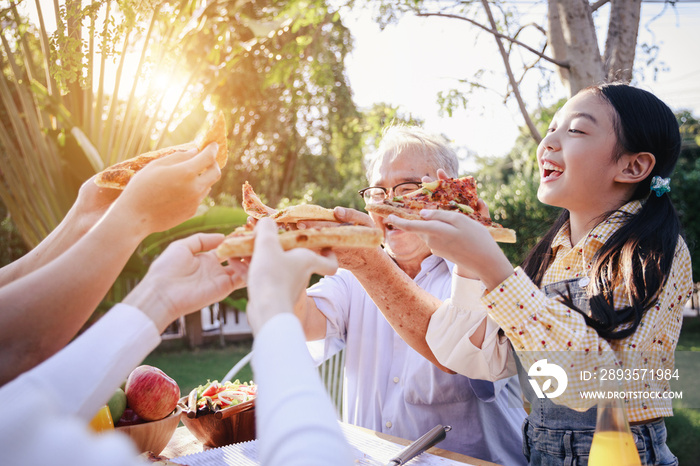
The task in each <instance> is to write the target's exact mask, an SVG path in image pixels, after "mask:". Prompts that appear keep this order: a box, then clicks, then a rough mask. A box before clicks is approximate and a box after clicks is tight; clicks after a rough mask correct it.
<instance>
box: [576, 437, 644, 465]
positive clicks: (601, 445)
mask: <svg viewBox="0 0 700 466" xmlns="http://www.w3.org/2000/svg"><path fill="white" fill-rule="evenodd" d="M610 464H614V465H618V466H641V464H642V462H641V461H640V459H639V453H637V447H636V446H635V444H634V438H633V437H632V434H631V433H630V432H617V431H602V432H596V433H595V434H593V444H592V445H591V453H590V456H589V457H588V466H603V465H610Z"/></svg>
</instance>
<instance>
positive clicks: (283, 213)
mask: <svg viewBox="0 0 700 466" xmlns="http://www.w3.org/2000/svg"><path fill="white" fill-rule="evenodd" d="M241 205H242V206H243V210H245V212H246V213H247V214H248V215H250V216H251V217H253V218H257V219H261V218H263V217H271V218H273V219H274V220H275V221H276V222H277V223H297V222H300V221H302V220H322V221H327V222H337V221H338V220H337V219H336V218H335V214H334V213H333V210H332V209H326V208H325V207H321V206H318V205H314V204H299V205H295V206H290V207H286V208H284V209H282V210H277V209H273V208H272V207H269V206H266V205H265V204H263V202H262V201H261V200H260V198H259V197H258V195H257V194H255V191H253V187H252V186H251V185H250V184H249V183H248V182H247V181H246V182H245V183H244V184H243V200H242V202H241Z"/></svg>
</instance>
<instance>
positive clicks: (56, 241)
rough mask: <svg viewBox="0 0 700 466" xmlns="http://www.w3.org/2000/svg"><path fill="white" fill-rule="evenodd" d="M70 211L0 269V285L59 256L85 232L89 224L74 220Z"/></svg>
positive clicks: (22, 275) (20, 276)
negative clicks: (29, 246)
mask: <svg viewBox="0 0 700 466" xmlns="http://www.w3.org/2000/svg"><path fill="white" fill-rule="evenodd" d="M74 217H75V216H74V215H73V214H72V212H68V214H67V215H66V216H65V217H64V219H63V220H62V221H61V223H60V224H59V225H58V226H57V227H56V228H54V230H53V231H52V232H51V233H49V235H48V236H47V237H46V238H44V240H43V241H42V242H41V243H39V244H38V245H37V246H36V247H35V248H33V249H32V250H31V251H29V252H28V253H27V254H25V255H24V256H22V257H20V258H19V259H17V260H16V261H14V262H12V263H11V264H8V265H6V266H5V267H3V268H2V269H0V287H3V286H5V285H7V284H8V283H11V282H13V281H15V280H18V279H20V278H22V277H24V276H25V275H28V274H29V273H31V272H33V271H34V270H36V269H38V268H39V267H42V266H43V265H46V264H48V263H49V262H51V261H52V260H53V259H55V258H57V257H58V256H60V255H61V254H62V253H63V252H65V251H66V250H67V249H68V248H70V247H71V246H72V245H73V244H75V242H76V241H78V240H79V239H80V238H82V237H83V236H84V235H85V233H87V231H88V229H89V226H87V225H83V224H82V222H76V221H75V218H74Z"/></svg>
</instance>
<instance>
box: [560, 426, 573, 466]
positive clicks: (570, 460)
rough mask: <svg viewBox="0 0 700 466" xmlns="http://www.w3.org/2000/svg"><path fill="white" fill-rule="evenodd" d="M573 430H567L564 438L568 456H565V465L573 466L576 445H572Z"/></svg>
mask: <svg viewBox="0 0 700 466" xmlns="http://www.w3.org/2000/svg"><path fill="white" fill-rule="evenodd" d="M572 434H573V432H571V431H570V430H567V431H566V433H565V434H564V438H563V439H562V443H563V444H564V451H565V452H566V456H565V457H564V466H573V464H574V446H573V445H572V441H571V437H572Z"/></svg>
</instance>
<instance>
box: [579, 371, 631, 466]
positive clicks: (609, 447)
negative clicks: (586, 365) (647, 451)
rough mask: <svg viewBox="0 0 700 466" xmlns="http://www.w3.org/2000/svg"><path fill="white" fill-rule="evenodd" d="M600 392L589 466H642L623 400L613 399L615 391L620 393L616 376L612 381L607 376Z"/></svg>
mask: <svg viewBox="0 0 700 466" xmlns="http://www.w3.org/2000/svg"><path fill="white" fill-rule="evenodd" d="M598 373H599V374H605V375H606V376H607V375H609V374H610V373H609V372H607V371H605V372H598ZM600 389H601V392H602V394H604V397H603V398H601V399H600V401H599V402H598V412H597V417H596V426H595V433H594V434H593V444H592V445H591V452H590V454H589V456H588V465H589V466H604V465H611V464H615V465H619V466H641V464H642V462H641V460H640V459H639V453H638V452H637V446H636V445H635V444H634V437H633V436H632V431H631V430H630V424H629V421H628V420H627V412H626V410H625V407H624V404H623V402H622V398H621V397H615V396H614V394H615V392H617V393H620V392H621V389H622V385H621V383H620V382H619V381H617V380H615V379H614V377H613V378H612V379H611V378H609V377H606V379H605V380H603V381H601V384H600ZM610 395H613V396H610Z"/></svg>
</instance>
